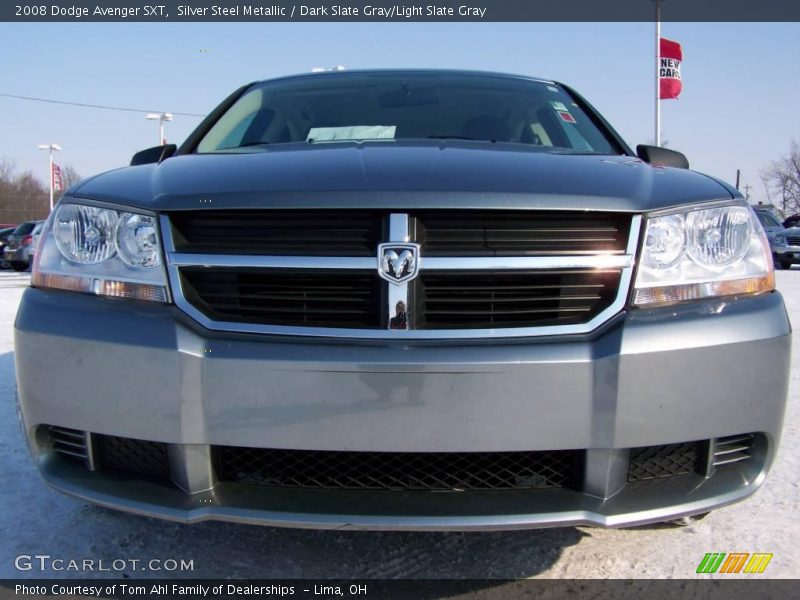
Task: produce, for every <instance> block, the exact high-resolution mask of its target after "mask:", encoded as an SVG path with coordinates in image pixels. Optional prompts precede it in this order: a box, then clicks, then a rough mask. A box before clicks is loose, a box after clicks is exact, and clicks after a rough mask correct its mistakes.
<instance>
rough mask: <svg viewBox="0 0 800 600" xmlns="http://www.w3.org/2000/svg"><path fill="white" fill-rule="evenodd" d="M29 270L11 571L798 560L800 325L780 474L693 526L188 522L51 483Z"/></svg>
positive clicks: (590, 571)
mask: <svg viewBox="0 0 800 600" xmlns="http://www.w3.org/2000/svg"><path fill="white" fill-rule="evenodd" d="M28 279H29V274H26V273H22V274H19V273H11V272H8V271H2V272H0V394H1V395H2V399H1V400H0V451H2V453H3V456H4V460H3V462H2V464H3V471H2V474H3V479H4V481H5V483H6V485H5V489H4V492H3V494H2V495H0V515H1V516H0V577H4V578H10V577H21V576H23V577H24V576H35V577H63V576H81V577H90V576H97V577H108V576H110V575H111V576H118V577H122V576H128V577H160V576H170V577H175V576H177V577H196V578H216V577H260V578H297V577H309V578H327V577H336V578H356V577H364V578H377V577H386V578H396V577H412V578H426V577H429V578H440V577H441V578H521V577H545V578H562V577H563V578H592V577H603V578H637V577H674V578H687V577H694V576H695V569H696V568H697V565H698V563H699V562H700V560H701V559H702V558H703V555H704V554H705V553H707V552H771V553H773V554H774V557H773V559H772V562H771V563H770V565H769V567H768V568H767V570H766V572H765V573H764V575H762V577H765V576H768V577H796V576H797V573H798V572H800V558H798V555H797V554H796V549H795V546H796V540H797V538H798V535H799V534H800V523H798V519H797V517H798V515H800V483H798V478H797V473H798V470H799V467H800V427H798V423H800V399H798V393H800V352H798V348H797V345H798V343H800V341H799V340H800V338H798V336H795V338H794V352H793V359H792V378H791V388H790V397H789V404H788V407H787V413H786V420H785V424H784V434H783V441H782V445H781V448H780V451H779V454H778V458H777V461H776V463H775V465H774V467H773V469H772V472H771V474H770V476H769V477H768V478H767V480H766V482H765V484H764V485H763V487H762V488H761V490H759V492H757V494H756V495H755V496H754V497H752V498H750V499H749V500H747V501H745V502H742V503H739V504H736V505H734V506H730V507H727V508H723V509H720V510H718V511H715V512H713V513H712V514H710V515H709V516H708V517H707V518H706V519H704V520H703V521H700V522H697V523H694V524H692V525H690V526H689V527H685V528H677V527H673V526H666V525H661V526H649V527H641V528H632V529H627V530H602V529H593V528H584V527H578V528H562V529H549V530H538V531H518V532H498V533H391V532H330V531H327V532H326V531H306V530H291V529H274V528H265V527H253V526H244V525H231V524H226V523H203V524H198V525H192V526H186V525H178V524H174V523H168V522H163V521H158V520H155V519H149V518H144V517H138V516H133V515H128V514H123V513H118V512H114V511H110V510H107V509H102V508H97V507H94V506H89V505H87V504H84V503H82V502H80V501H77V500H74V499H72V498H68V497H65V496H63V495H61V494H59V493H56V492H54V491H51V490H50V489H48V488H47V487H46V486H45V485H44V483H42V481H41V480H40V478H39V477H38V475H37V473H36V471H35V468H34V466H33V464H32V463H31V461H30V459H29V458H28V454H27V450H26V448H25V445H24V443H23V440H22V437H21V433H20V431H19V428H18V425H17V418H16V414H15V412H16V409H15V405H14V387H15V384H14V361H13V352H14V347H13V335H12V331H13V321H14V316H15V314H16V310H17V306H18V303H19V300H20V298H21V296H22V293H23V291H24V289H25V287H26V286H27V284H28ZM777 281H778V288H779V289H780V291H781V292H782V293H783V295H784V298H785V300H786V304H787V307H788V310H789V314H790V318H791V320H792V322H794V323H797V322H800V271H799V270H798V269H794V270H792V271H781V272H778V273H777ZM747 360H748V357H747V356H742V357H741V361H742V362H743V363H745V362H747ZM43 368H46V365H43ZM731 368H732V369H735V368H737V365H731ZM763 383H764V385H765V386H768V385H770V382H769V381H764V382H763ZM87 385H90V382H87ZM109 400H110V401H111V400H113V399H109ZM20 554H47V555H50V556H52V557H54V558H55V557H59V558H63V559H65V560H70V559H84V558H92V559H95V560H97V559H103V560H104V561H107V562H111V561H114V560H120V559H121V560H140V561H143V562H144V561H149V560H151V559H160V560H166V559H176V560H178V561H180V560H181V559H184V560H191V561H192V565H193V570H191V571H185V572H153V571H145V572H142V571H140V570H136V569H133V568H131V569H127V570H121V571H114V572H113V573H111V574H109V573H107V572H105V573H104V572H94V573H92V572H90V573H80V574H78V573H74V572H72V573H67V572H56V571H51V572H43V573H39V572H35V571H30V572H20V571H18V570H16V569H15V566H14V562H15V561H14V558H15V557H16V556H18V555H20Z"/></svg>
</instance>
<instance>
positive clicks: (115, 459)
mask: <svg viewBox="0 0 800 600" xmlns="http://www.w3.org/2000/svg"><path fill="white" fill-rule="evenodd" d="M93 439H94V442H95V444H96V446H95V447H96V456H97V460H98V467H99V468H101V469H115V470H119V471H129V472H133V473H140V474H144V475H162V476H167V475H169V462H168V459H167V445H166V444H164V443H161V442H148V441H145V440H134V439H132V438H124V437H116V436H111V435H95V436H94V437H93Z"/></svg>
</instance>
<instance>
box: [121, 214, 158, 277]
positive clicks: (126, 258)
mask: <svg viewBox="0 0 800 600" xmlns="http://www.w3.org/2000/svg"><path fill="white" fill-rule="evenodd" d="M116 229H117V236H116V238H117V239H116V241H117V249H118V250H119V257H120V259H121V260H122V262H124V263H125V264H126V265H128V266H129V267H141V268H148V269H149V268H152V267H157V266H159V264H160V259H161V251H160V249H159V247H158V231H157V229H156V220H155V219H154V218H153V217H149V216H146V215H136V214H132V213H123V217H122V218H121V219H120V221H119V223H118V224H117V228H116Z"/></svg>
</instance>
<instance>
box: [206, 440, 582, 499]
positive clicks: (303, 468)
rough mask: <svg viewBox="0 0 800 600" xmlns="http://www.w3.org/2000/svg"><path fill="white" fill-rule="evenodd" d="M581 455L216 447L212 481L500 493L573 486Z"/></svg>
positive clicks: (561, 451)
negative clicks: (214, 472)
mask: <svg viewBox="0 0 800 600" xmlns="http://www.w3.org/2000/svg"><path fill="white" fill-rule="evenodd" d="M580 455H581V453H579V452H578V451H575V450H560V451H551V452H486V453H482V452H437V453H425V452H328V451H318V450H270V449H262V448H244V447H235V446H217V447H215V462H216V470H217V477H218V478H219V480H220V481H231V482H237V483H241V484H252V485H264V486H273V487H295V488H335V489H352V490H503V489H526V488H534V489H539V488H560V487H569V486H575V485H576V483H577V482H576V479H577V476H578V461H579V457H580Z"/></svg>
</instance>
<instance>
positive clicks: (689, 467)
mask: <svg viewBox="0 0 800 600" xmlns="http://www.w3.org/2000/svg"><path fill="white" fill-rule="evenodd" d="M700 446H701V443H700V442H686V443H683V444H666V445H664V446H645V447H644V448H633V449H631V456H630V469H629V471H628V481H641V480H644V479H659V478H661V477H673V476H674V475H685V474H686V473H697V472H698V469H699V468H700V457H701V449H700Z"/></svg>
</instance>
